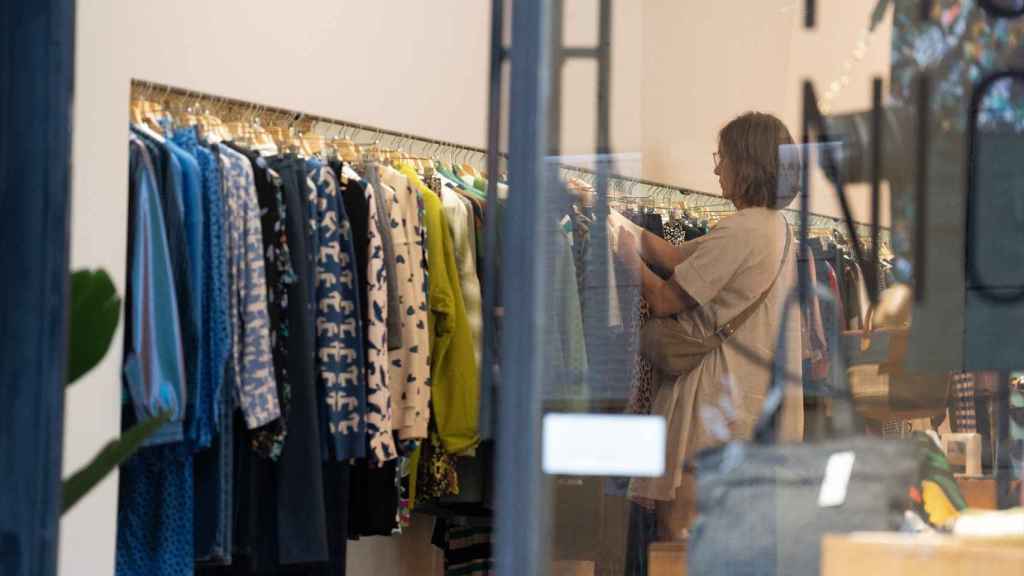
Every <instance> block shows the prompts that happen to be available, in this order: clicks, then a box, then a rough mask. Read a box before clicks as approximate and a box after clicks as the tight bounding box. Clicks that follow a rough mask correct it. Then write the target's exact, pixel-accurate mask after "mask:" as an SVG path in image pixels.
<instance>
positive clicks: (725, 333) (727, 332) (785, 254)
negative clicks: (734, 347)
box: [704, 219, 792, 347]
mask: <svg viewBox="0 0 1024 576" xmlns="http://www.w3.org/2000/svg"><path fill="white" fill-rule="evenodd" d="M783 222H785V224H786V247H785V248H783V250H782V262H780V263H779V270H778V272H776V273H775V278H774V279H772V283H771V284H769V285H768V289H767V290H765V291H764V292H762V293H761V295H760V296H758V297H757V300H754V301H753V302H752V303H751V304H750V306H747V307H746V308H745V309H744V310H743V311H742V312H740V313H739V314H737V315H736V316H735V317H733V319H732V320H729V321H728V322H726V323H725V324H722V326H721V327H720V328H719V329H718V330H715V333H714V334H712V335H710V336H708V337H707V338H705V340H704V342H705V344H706V345H708V346H709V347H718V346H721V345H722V344H723V343H724V342H725V341H726V340H728V339H729V338H730V337H731V336H732V335H733V334H735V333H736V330H738V329H739V327H740V326H742V325H743V323H744V322H746V321H747V320H748V319H749V318H750V317H751V316H753V315H754V312H756V311H757V309H758V308H759V307H760V306H761V304H763V303H764V301H765V299H767V298H768V294H770V293H771V291H772V289H773V288H775V283H776V282H778V280H779V277H781V276H782V271H783V270H784V269H785V268H786V260H788V259H789V245H790V243H791V242H792V234H791V233H790V230H789V222H786V221H785V219H783ZM716 340H717V341H716Z"/></svg>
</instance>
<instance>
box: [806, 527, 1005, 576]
mask: <svg viewBox="0 0 1024 576" xmlns="http://www.w3.org/2000/svg"><path fill="white" fill-rule="evenodd" d="M821 552H822V554H821V565H822V566H821V574H822V576H866V575H870V576H918V575H922V574H927V575H928V576H976V575H979V574H981V575H993V576H994V575H997V574H998V575H999V576H1024V539H988V538H985V539H982V538H960V537H954V536H943V535H936V534H919V535H918V534H899V533H895V532H863V533H857V534H843V535H831V536H825V538H824V540H823V542H822V551H821Z"/></svg>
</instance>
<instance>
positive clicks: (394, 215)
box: [380, 167, 430, 450]
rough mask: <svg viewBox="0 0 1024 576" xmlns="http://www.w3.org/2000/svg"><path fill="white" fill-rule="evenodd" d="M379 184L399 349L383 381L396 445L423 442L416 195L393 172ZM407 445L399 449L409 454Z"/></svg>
mask: <svg viewBox="0 0 1024 576" xmlns="http://www.w3.org/2000/svg"><path fill="white" fill-rule="evenodd" d="M380 181H381V183H382V184H383V185H384V189H385V192H386V193H387V194H388V195H389V198H388V200H389V202H388V204H389V208H390V212H391V214H390V217H389V222H388V225H389V226H390V228H391V236H392V238H393V240H394V247H395V270H396V273H397V274H398V288H399V293H398V295H399V309H398V310H397V311H395V312H396V313H398V314H400V315H401V319H402V324H401V326H402V348H400V349H398V350H394V351H392V352H391V353H390V354H389V355H388V361H389V362H390V367H389V371H390V374H389V375H388V379H389V381H390V382H391V399H392V402H393V403H394V406H395V409H394V413H393V414H394V426H393V429H394V430H395V431H397V432H398V434H399V438H400V440H401V441H403V443H404V442H406V441H410V442H414V441H416V440H422V439H424V438H426V437H427V422H428V421H429V419H430V333H429V330H428V329H427V296H426V292H425V290H424V286H425V285H426V283H427V276H426V266H425V261H426V255H425V249H424V248H425V247H424V245H423V232H424V229H423V225H422V217H421V216H420V209H419V200H418V194H417V193H416V191H415V190H414V189H413V188H412V186H410V184H409V181H408V180H407V179H406V177H405V176H403V175H402V174H401V173H399V172H398V171H396V170H394V169H391V168H387V167H384V168H381V174H380ZM412 447H413V446H412V445H411V444H410V445H408V446H406V447H405V449H406V450H408V449H411V448H412Z"/></svg>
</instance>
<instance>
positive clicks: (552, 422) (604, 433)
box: [542, 414, 665, 477]
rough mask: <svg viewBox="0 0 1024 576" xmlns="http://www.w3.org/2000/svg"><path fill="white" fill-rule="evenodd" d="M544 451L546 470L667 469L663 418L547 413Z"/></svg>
mask: <svg viewBox="0 0 1024 576" xmlns="http://www.w3.org/2000/svg"><path fill="white" fill-rule="evenodd" d="M542 452H543V457H542V459H543V466H544V472H545V473H547V474H567V475H568V474H571V475H578V476H634V477H657V476H661V475H662V474H664V472H665V419H664V418H662V417H661V416H625V415H608V414H547V415H545V416H544V436H543V447H542Z"/></svg>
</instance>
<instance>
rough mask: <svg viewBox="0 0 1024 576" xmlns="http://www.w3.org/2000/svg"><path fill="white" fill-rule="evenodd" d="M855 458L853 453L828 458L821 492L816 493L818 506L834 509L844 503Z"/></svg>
mask: <svg viewBox="0 0 1024 576" xmlns="http://www.w3.org/2000/svg"><path fill="white" fill-rule="evenodd" d="M856 457H857V455H856V454H854V453H853V452H836V453H835V454H833V455H832V456H829V459H828V465H827V466H825V479H824V480H822V481H821V492H819V493H818V506H820V507H821V508H834V507H836V506H842V505H843V502H846V489H847V488H848V487H849V486H850V475H851V474H853V461H854V460H855V459H856Z"/></svg>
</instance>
